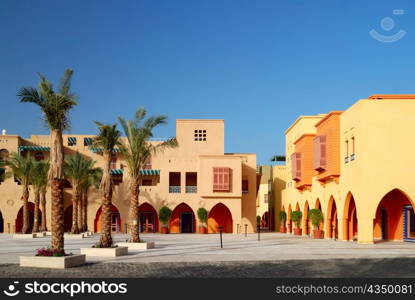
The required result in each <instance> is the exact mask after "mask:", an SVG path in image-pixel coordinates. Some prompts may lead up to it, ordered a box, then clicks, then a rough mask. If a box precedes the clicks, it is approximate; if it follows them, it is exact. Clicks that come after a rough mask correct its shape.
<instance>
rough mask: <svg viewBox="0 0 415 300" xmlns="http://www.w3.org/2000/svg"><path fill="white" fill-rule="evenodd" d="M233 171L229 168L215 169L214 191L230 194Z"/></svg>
mask: <svg viewBox="0 0 415 300" xmlns="http://www.w3.org/2000/svg"><path fill="white" fill-rule="evenodd" d="M230 189H231V169H230V168H228V167H216V168H213V191H214V192H230Z"/></svg>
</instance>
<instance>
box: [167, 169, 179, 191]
mask: <svg viewBox="0 0 415 300" xmlns="http://www.w3.org/2000/svg"><path fill="white" fill-rule="evenodd" d="M169 193H181V174H180V172H170V173H169Z"/></svg>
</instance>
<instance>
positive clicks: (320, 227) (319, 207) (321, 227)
mask: <svg viewBox="0 0 415 300" xmlns="http://www.w3.org/2000/svg"><path fill="white" fill-rule="evenodd" d="M314 208H315V209H318V210H319V211H321V214H323V211H322V209H321V203H320V200H319V199H318V198H317V200H316V204H315V205H314ZM323 216H324V215H323ZM323 228H324V220H323V222H321V223H320V226H319V227H318V229H319V230H323Z"/></svg>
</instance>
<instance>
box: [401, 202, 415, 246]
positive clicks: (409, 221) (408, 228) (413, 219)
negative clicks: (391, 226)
mask: <svg viewBox="0 0 415 300" xmlns="http://www.w3.org/2000/svg"><path fill="white" fill-rule="evenodd" d="M403 226H404V227H403V237H404V239H405V240H410V241H415V214H414V210H413V208H412V206H410V205H408V206H405V207H404V222H403Z"/></svg>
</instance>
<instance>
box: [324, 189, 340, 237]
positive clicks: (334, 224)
mask: <svg viewBox="0 0 415 300" xmlns="http://www.w3.org/2000/svg"><path fill="white" fill-rule="evenodd" d="M326 226H327V227H326V233H327V237H329V238H332V239H337V237H338V220H337V206H336V201H335V200H334V198H333V196H332V197H330V201H329V205H328V209H327V225H326Z"/></svg>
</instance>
